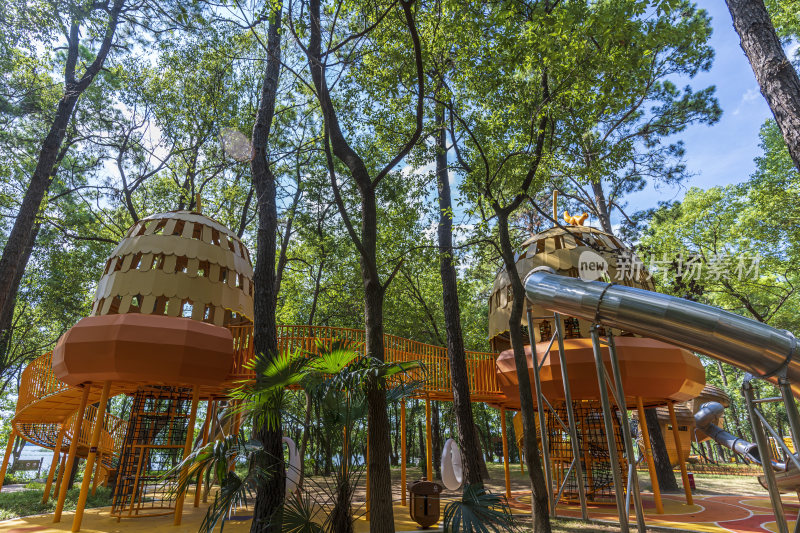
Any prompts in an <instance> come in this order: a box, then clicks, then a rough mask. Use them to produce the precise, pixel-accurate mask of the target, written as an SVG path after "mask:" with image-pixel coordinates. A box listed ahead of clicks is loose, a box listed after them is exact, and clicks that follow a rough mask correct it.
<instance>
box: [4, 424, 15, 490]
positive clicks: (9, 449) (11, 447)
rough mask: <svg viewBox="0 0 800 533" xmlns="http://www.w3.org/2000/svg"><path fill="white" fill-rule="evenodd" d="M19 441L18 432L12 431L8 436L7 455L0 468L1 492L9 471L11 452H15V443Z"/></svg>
mask: <svg viewBox="0 0 800 533" xmlns="http://www.w3.org/2000/svg"><path fill="white" fill-rule="evenodd" d="M16 439H17V430H16V429H13V428H12V429H11V433H9V434H8V444H6V454H5V455H4V456H3V466H2V468H0V490H3V483H4V482H5V480H6V470H8V462H9V461H10V460H11V452H12V451H13V450H14V441H15V440H16Z"/></svg>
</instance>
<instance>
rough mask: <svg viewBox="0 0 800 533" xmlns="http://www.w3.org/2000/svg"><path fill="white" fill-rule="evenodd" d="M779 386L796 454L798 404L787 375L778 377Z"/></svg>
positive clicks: (799, 444)
mask: <svg viewBox="0 0 800 533" xmlns="http://www.w3.org/2000/svg"><path fill="white" fill-rule="evenodd" d="M778 387H779V388H780V389H781V396H783V404H784V407H786V417H787V418H788V419H789V428H790V430H791V432H792V441H794V450H795V454H797V453H798V450H800V416H799V415H798V413H797V404H796V403H795V401H794V395H793V394H792V388H791V387H790V384H789V380H788V379H787V378H786V376H785V375H783V376H780V377H779V378H778ZM797 523H798V524H800V520H798V521H797Z"/></svg>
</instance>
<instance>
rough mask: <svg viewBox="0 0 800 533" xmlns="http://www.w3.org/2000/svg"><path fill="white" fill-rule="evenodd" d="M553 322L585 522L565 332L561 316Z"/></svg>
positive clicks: (587, 516)
mask: <svg viewBox="0 0 800 533" xmlns="http://www.w3.org/2000/svg"><path fill="white" fill-rule="evenodd" d="M553 321H554V322H555V326H556V335H557V336H558V337H557V340H558V361H559V365H560V366H561V382H562V383H564V404H565V407H566V409H567V425H568V426H569V440H570V444H571V445H572V457H573V460H574V461H575V479H577V480H578V500H579V501H580V504H581V518H582V519H583V520H588V519H589V511H588V509H587V508H586V487H585V486H584V485H583V465H581V457H582V454H581V443H580V441H579V440H578V427H577V425H576V424H575V410H574V409H573V406H572V389H571V388H570V385H569V375H568V372H567V354H566V351H565V350H564V330H563V326H562V324H561V315H559V314H558V313H553ZM587 466H589V465H587Z"/></svg>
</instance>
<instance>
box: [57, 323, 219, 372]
mask: <svg viewBox="0 0 800 533" xmlns="http://www.w3.org/2000/svg"><path fill="white" fill-rule="evenodd" d="M232 362H233V338H232V337H231V333H230V331H229V330H228V329H227V328H223V327H219V326H214V325H212V324H206V323H203V322H198V321H196V320H190V319H188V318H175V317H167V316H155V315H140V314H124V315H104V316H92V317H87V318H84V319H82V320H80V321H79V322H78V323H77V324H76V325H75V326H74V327H73V328H72V329H70V330H69V331H67V332H66V333H65V334H64V335H63V336H62V337H61V338H60V339H59V340H58V343H57V344H56V347H55V350H53V371H54V372H55V374H56V376H57V377H58V378H59V379H60V380H62V381H63V382H65V383H67V384H68V385H79V384H81V383H86V382H102V381H115V382H120V381H123V382H145V383H159V384H164V385H179V384H186V385H217V384H219V383H221V382H223V381H224V380H225V379H226V378H227V377H228V374H229V373H230V370H231V365H232Z"/></svg>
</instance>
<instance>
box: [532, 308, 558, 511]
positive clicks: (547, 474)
mask: <svg viewBox="0 0 800 533" xmlns="http://www.w3.org/2000/svg"><path fill="white" fill-rule="evenodd" d="M528 339H529V340H530V344H531V362H532V363H533V384H534V386H535V391H534V394H535V395H536V410H537V411H538V413H539V435H541V436H542V462H543V463H544V481H545V485H546V486H547V502H548V504H549V506H550V516H552V517H555V516H556V504H557V503H558V502H556V501H554V500H553V471H552V469H551V467H550V443H549V442H547V437H546V435H547V419H546V418H545V415H544V400H543V396H542V382H541V380H540V379H539V368H540V365H539V361H538V353H537V352H536V337H535V336H534V333H533V317H532V316H531V310H530V308H528ZM551 344H552V343H551ZM547 356H548V354H542V362H544V358H545V357H547ZM531 453H535V452H531Z"/></svg>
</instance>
